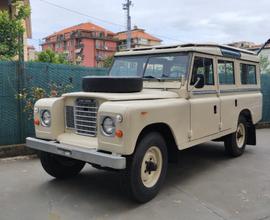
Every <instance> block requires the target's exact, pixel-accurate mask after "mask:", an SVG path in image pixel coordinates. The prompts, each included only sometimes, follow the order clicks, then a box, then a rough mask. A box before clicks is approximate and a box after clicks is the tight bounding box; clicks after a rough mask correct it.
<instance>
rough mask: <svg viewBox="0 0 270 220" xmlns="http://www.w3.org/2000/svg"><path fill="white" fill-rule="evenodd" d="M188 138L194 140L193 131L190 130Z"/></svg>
mask: <svg viewBox="0 0 270 220" xmlns="http://www.w3.org/2000/svg"><path fill="white" fill-rule="evenodd" d="M188 138H189V139H191V138H192V130H190V131H189V132H188Z"/></svg>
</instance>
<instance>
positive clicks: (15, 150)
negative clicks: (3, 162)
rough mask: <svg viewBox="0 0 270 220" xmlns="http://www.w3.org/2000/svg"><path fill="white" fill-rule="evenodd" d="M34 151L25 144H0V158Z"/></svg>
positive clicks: (29, 153) (28, 153)
mask: <svg viewBox="0 0 270 220" xmlns="http://www.w3.org/2000/svg"><path fill="white" fill-rule="evenodd" d="M33 154H35V152H34V151H33V150H31V149H29V148H27V147H26V146H25V144H18V145H8V146H0V158H8V157H17V156H25V155H33Z"/></svg>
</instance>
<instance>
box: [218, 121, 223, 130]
mask: <svg viewBox="0 0 270 220" xmlns="http://www.w3.org/2000/svg"><path fill="white" fill-rule="evenodd" d="M218 125H219V126H218V127H219V130H222V122H219V124H218Z"/></svg>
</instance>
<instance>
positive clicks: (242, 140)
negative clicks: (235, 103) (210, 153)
mask: <svg viewBox="0 0 270 220" xmlns="http://www.w3.org/2000/svg"><path fill="white" fill-rule="evenodd" d="M246 143H247V120H246V118H245V117H243V116H240V117H239V120H238V125H237V129H236V132H234V133H232V134H230V135H228V136H227V137H226V138H225V142H224V144H225V149H226V152H227V153H228V154H229V155H230V156H233V157H239V156H241V155H242V154H243V153H244V151H245V148H246Z"/></svg>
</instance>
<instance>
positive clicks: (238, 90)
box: [220, 88, 261, 93]
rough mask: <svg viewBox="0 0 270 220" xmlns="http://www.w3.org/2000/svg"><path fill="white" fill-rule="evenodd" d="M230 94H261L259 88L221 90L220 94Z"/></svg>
mask: <svg viewBox="0 0 270 220" xmlns="http://www.w3.org/2000/svg"><path fill="white" fill-rule="evenodd" d="M232 92H261V89H259V88H241V89H223V90H220V93H232Z"/></svg>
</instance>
